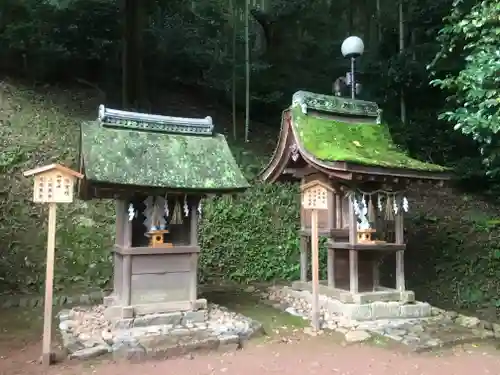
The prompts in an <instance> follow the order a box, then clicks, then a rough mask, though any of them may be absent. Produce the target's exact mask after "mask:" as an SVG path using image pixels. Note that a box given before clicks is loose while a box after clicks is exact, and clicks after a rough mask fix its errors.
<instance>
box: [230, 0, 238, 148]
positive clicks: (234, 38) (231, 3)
mask: <svg viewBox="0 0 500 375" xmlns="http://www.w3.org/2000/svg"><path fill="white" fill-rule="evenodd" d="M229 8H230V11H231V23H232V29H233V51H232V53H233V56H232V60H233V61H232V62H233V68H232V69H233V77H232V81H233V82H232V85H233V87H232V93H231V95H232V98H231V102H232V107H233V138H234V139H236V137H237V134H236V36H237V34H236V10H235V7H234V0H229Z"/></svg>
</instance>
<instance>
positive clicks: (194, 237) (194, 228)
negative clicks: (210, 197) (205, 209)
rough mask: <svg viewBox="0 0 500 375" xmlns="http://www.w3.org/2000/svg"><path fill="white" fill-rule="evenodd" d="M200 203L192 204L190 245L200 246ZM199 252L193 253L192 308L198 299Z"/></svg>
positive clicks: (190, 290) (190, 295) (190, 291)
mask: <svg viewBox="0 0 500 375" xmlns="http://www.w3.org/2000/svg"><path fill="white" fill-rule="evenodd" d="M198 220H199V215H198V205H197V204H193V205H192V206H191V222H190V240H189V242H190V245H191V246H198ZM198 256H199V254H198V253H192V254H191V283H190V284H191V285H190V289H189V299H190V300H191V308H193V309H194V308H195V305H196V300H197V299H198Z"/></svg>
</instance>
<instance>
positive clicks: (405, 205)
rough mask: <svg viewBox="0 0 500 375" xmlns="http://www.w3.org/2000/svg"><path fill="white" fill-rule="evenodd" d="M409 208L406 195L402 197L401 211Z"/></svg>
mask: <svg viewBox="0 0 500 375" xmlns="http://www.w3.org/2000/svg"><path fill="white" fill-rule="evenodd" d="M409 210H410V205H409V203H408V199H406V197H403V211H404V212H408V211H409Z"/></svg>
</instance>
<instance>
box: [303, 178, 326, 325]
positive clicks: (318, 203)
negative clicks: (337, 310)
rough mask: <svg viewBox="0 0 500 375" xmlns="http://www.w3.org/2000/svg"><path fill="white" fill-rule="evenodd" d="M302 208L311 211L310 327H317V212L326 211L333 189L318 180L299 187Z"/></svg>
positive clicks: (318, 313)
mask: <svg viewBox="0 0 500 375" xmlns="http://www.w3.org/2000/svg"><path fill="white" fill-rule="evenodd" d="M300 190H301V192H302V207H303V208H304V209H306V210H311V257H312V262H311V263H312V294H313V300H312V326H313V328H314V329H315V330H319V329H320V325H319V315H320V312H319V295H318V293H319V240H318V210H328V201H329V199H332V196H331V195H332V191H333V189H332V188H331V187H330V186H328V185H327V184H326V183H324V182H322V181H320V180H313V181H311V182H308V183H307V184H304V185H302V186H301V189H300Z"/></svg>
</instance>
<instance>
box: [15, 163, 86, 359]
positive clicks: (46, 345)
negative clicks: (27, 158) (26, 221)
mask: <svg viewBox="0 0 500 375" xmlns="http://www.w3.org/2000/svg"><path fill="white" fill-rule="evenodd" d="M23 175H24V176H25V177H30V176H33V177H34V178H33V202H35V203H48V204H49V223H48V235H47V263H46V275H45V300H44V316H43V349H42V363H43V365H44V366H48V365H50V364H51V362H52V358H53V355H52V353H51V350H50V348H51V344H50V342H51V331H52V293H53V283H54V252H55V237H56V204H57V203H70V202H73V191H74V186H75V180H76V179H77V178H83V175H82V174H81V173H78V172H75V171H73V170H71V169H69V168H66V167H64V166H62V165H60V164H50V165H46V166H44V167H40V168H35V169H31V170H29V171H26V172H24V173H23Z"/></svg>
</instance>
